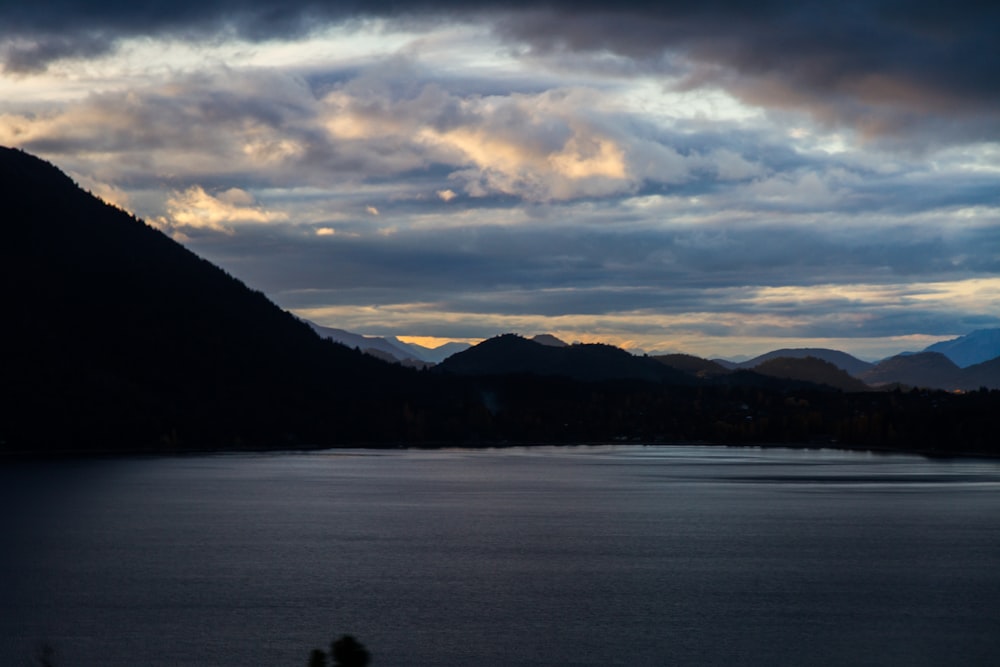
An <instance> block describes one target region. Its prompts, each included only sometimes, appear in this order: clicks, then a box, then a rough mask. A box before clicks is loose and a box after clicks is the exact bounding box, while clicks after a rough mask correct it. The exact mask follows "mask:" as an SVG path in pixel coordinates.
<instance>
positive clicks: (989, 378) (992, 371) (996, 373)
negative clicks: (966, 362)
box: [962, 357, 1000, 389]
mask: <svg viewBox="0 0 1000 667" xmlns="http://www.w3.org/2000/svg"><path fill="white" fill-rule="evenodd" d="M962 377H963V379H964V380H965V387H966V389H979V388H981V387H986V388H987V389H1000V357H997V358H996V359H990V360H989V361H984V362H983V363H981V364H975V365H973V366H968V367H966V368H963V369H962Z"/></svg>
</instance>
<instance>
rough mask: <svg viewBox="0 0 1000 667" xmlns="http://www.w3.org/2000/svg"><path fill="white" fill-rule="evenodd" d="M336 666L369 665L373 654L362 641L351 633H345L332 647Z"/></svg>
mask: <svg viewBox="0 0 1000 667" xmlns="http://www.w3.org/2000/svg"><path fill="white" fill-rule="evenodd" d="M330 655H331V656H333V665H334V667H367V665H368V663H369V662H371V659H372V658H371V655H370V654H369V653H368V649H366V648H365V647H364V646H363V645H362V644H361V642H359V641H358V640H357V639H355V638H354V637H352V636H351V635H344V636H343V637H341V638H340V639H338V640H337V641H335V642H333V645H332V646H331V647H330Z"/></svg>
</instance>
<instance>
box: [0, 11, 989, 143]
mask: <svg viewBox="0 0 1000 667" xmlns="http://www.w3.org/2000/svg"><path fill="white" fill-rule="evenodd" d="M370 17H381V18H382V19H384V20H389V21H393V22H395V23H397V24H399V25H404V24H405V25H412V26H421V25H422V26H424V27H425V28H426V26H428V25H436V24H438V23H441V22H443V21H446V20H448V21H466V22H479V23H485V24H487V25H490V26H492V27H493V28H494V30H495V34H497V35H499V36H501V37H503V38H505V39H507V40H509V41H510V43H511V45H512V46H513V47H514V48H515V49H516V48H519V45H528V46H529V50H528V51H527V52H525V53H523V56H525V57H538V58H551V59H552V61H553V62H556V61H557V60H558V61H560V62H563V63H565V62H567V60H566V59H565V58H562V54H565V53H582V54H588V55H589V56H595V55H599V54H612V55H614V56H616V57H617V58H618V62H617V65H616V67H617V71H618V73H619V74H623V73H626V72H628V71H631V72H633V73H635V72H641V71H648V72H656V73H659V74H661V75H663V76H666V77H667V78H668V79H670V80H672V81H675V82H676V85H679V86H680V87H682V88H685V89H697V88H705V87H713V86H720V87H722V88H725V89H726V90H728V91H730V92H731V93H733V94H734V95H736V96H738V97H739V98H740V99H742V100H744V101H745V102H747V103H749V104H752V105H758V106H763V107H765V108H771V109H791V110H797V111H804V112H806V113H808V114H810V115H811V116H812V117H813V118H815V119H817V120H818V121H820V122H823V123H828V124H831V125H837V126H844V127H849V128H853V129H854V130H856V131H857V132H859V133H860V134H861V135H862V136H864V137H867V138H869V139H879V140H888V141H902V140H903V139H907V138H909V140H912V141H916V142H917V143H918V144H921V143H922V144H937V143H942V142H950V141H957V142H963V141H975V140H980V139H983V138H987V137H991V136H994V137H995V136H996V135H997V129H998V127H1000V111H998V107H1000V91H998V89H997V87H996V85H995V83H996V81H997V80H1000V57H998V49H1000V47H998V44H997V40H996V38H995V34H994V33H995V26H996V25H997V24H998V23H1000V7H998V6H996V5H994V4H990V3H981V2H976V1H974V0H956V1H954V2H949V3H942V2H936V1H932V0H923V1H918V2H915V3H898V2H893V1H891V0H875V1H872V0H865V1H860V0H859V1H856V2H854V1H852V2H842V3H839V4H838V5H837V6H836V7H831V6H830V5H829V3H825V2H818V1H812V2H810V1H807V2H802V1H801V0H794V1H793V0H777V1H775V2H766V3H756V4H751V5H747V4H746V3H743V2H735V1H731V0H713V1H709V2H702V3H694V4H692V3H690V2H681V1H679V0H678V1H667V2H657V3H651V2H646V1H633V2H628V1H626V2H619V3H615V5H614V6H613V7H609V6H608V5H607V3H604V2H570V1H569V0H548V1H546V2H543V3H537V2H530V3H529V2H513V3H503V4H502V5H500V4H497V3H495V2H457V1H449V0H427V1H420V0H416V1H411V2H405V3H398V2H388V1H384V2H383V1H380V0H374V1H369V2H337V3H317V2H315V1H314V0H289V1H285V0H282V1H281V2H278V0H199V1H197V2H195V1H194V0H171V1H170V2H166V1H157V0H154V1H152V2H144V3H125V4H121V3H110V2H108V3H104V2H93V3H75V2H59V3H21V4H19V5H8V6H7V7H6V8H5V9H3V10H2V11H0V26H2V27H0V54H2V58H3V61H4V64H5V67H6V68H7V69H8V70H9V71H20V72H28V71H38V70H41V69H44V68H45V67H46V66H47V65H49V64H50V63H52V62H54V61H56V60H58V59H64V58H70V57H77V58H79V57H93V56H95V55H99V54H100V53H102V52H106V51H107V50H111V49H114V48H116V45H117V44H119V43H120V41H121V40H122V39H125V38H129V37H136V36H153V37H171V38H183V39H191V40H202V41H206V40H209V39H218V38H219V36H220V35H221V36H227V37H236V38H240V39H243V40H249V41H262V40H275V39H293V38H299V37H302V36H303V35H306V34H311V33H314V32H315V31H316V30H318V29H320V28H322V27H323V26H329V25H333V24H340V23H343V22H345V21H351V20H361V19H365V18H370ZM622 59H625V61H629V62H632V63H634V64H635V66H634V67H632V68H631V69H629V68H628V67H626V66H625V65H624V62H622ZM607 60H608V59H607V58H604V59H603V60H602V59H600V58H597V59H595V58H594V57H589V58H585V59H580V60H578V61H577V62H578V63H583V64H584V66H587V67H594V64H595V63H603V62H605V61H607ZM604 66H605V65H603V64H602V65H601V67H604Z"/></svg>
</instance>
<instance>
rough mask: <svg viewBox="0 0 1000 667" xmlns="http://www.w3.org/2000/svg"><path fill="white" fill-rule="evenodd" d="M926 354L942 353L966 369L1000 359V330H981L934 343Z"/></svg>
mask: <svg viewBox="0 0 1000 667" xmlns="http://www.w3.org/2000/svg"><path fill="white" fill-rule="evenodd" d="M924 352H940V353H941V354H943V355H944V356H946V357H948V358H949V359H951V360H952V361H953V362H955V364H956V365H957V366H960V367H962V368H965V367H967V366H972V365H974V364H980V363H982V362H984V361H990V360H991V359H996V358H997V357H1000V329H979V330H977V331H973V332H972V333H970V334H967V335H965V336H959V337H958V338H954V339H952V340H945V341H941V342H940V343H934V344H933V345H931V346H929V347H928V348H926V349H925V350H924Z"/></svg>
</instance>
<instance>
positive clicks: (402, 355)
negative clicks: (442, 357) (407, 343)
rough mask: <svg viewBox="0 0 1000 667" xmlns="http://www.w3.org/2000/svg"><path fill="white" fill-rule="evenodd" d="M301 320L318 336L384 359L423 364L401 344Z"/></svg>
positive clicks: (416, 364)
mask: <svg viewBox="0 0 1000 667" xmlns="http://www.w3.org/2000/svg"><path fill="white" fill-rule="evenodd" d="M303 321H304V322H306V324H308V325H309V326H310V328H312V330H313V331H315V332H316V334H317V335H319V337H320V338H326V339H328V340H332V341H333V342H335V343H340V344H341V345H346V346H347V347H350V348H357V349H359V350H361V351H362V352H367V353H368V354H371V355H372V356H375V357H378V358H380V359H383V360H386V361H390V362H400V363H404V364H409V365H415V366H423V363H420V362H423V361H424V359H422V358H421V357H419V356H418V355H416V354H414V352H413V351H412V350H409V349H406V348H404V347H402V346H401V345H396V344H394V343H393V342H392V341H390V340H388V339H386V338H379V337H376V336H362V335H361V334H356V333H351V332H350V331H344V330H343V329H335V328H333V327H324V326H322V325H320V324H316V323H315V322H310V321H309V320H303Z"/></svg>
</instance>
